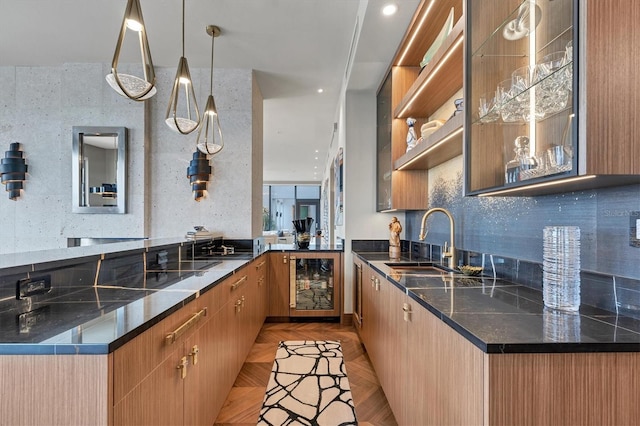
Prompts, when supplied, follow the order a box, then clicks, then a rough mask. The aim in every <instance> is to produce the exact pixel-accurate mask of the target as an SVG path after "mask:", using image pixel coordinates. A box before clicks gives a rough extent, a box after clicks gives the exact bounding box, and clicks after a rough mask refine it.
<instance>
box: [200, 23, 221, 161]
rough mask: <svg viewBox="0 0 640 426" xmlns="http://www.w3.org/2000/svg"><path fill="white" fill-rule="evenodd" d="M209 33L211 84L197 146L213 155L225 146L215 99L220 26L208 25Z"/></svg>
mask: <svg viewBox="0 0 640 426" xmlns="http://www.w3.org/2000/svg"><path fill="white" fill-rule="evenodd" d="M207 34H209V35H210V36H211V86H210V91H209V97H208V98H207V104H206V106H205V108H204V114H203V117H202V119H203V120H202V123H200V128H199V129H198V138H197V140H196V146H197V147H198V150H200V152H203V153H205V154H209V155H213V154H216V153H218V152H220V151H221V150H222V148H223V147H224V140H223V138H222V129H221V128H220V119H219V117H218V109H217V108H216V101H215V100H214V99H213V46H214V40H215V38H216V37H218V36H219V35H220V28H219V27H217V26H215V25H208V26H207Z"/></svg>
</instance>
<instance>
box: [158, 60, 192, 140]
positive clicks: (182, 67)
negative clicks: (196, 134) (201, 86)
mask: <svg viewBox="0 0 640 426" xmlns="http://www.w3.org/2000/svg"><path fill="white" fill-rule="evenodd" d="M165 122H166V123H167V125H168V126H169V128H171V129H172V130H174V131H176V132H179V133H182V134H183V135H186V134H189V133H191V132H193V131H194V130H195V129H196V128H197V127H198V124H199V123H200V111H198V104H197V103H196V94H195V91H194V89H193V84H192V80H191V73H190V72H189V64H188V62H187V58H185V57H184V56H182V57H180V61H179V62H178V71H177V72H176V78H175V80H174V82H173V90H171V98H170V102H169V106H168V107H167V115H166V117H165Z"/></svg>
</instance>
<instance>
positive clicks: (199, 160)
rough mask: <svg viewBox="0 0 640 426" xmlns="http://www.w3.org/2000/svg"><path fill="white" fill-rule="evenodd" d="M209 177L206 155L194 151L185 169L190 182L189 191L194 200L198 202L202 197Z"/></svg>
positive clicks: (209, 166) (209, 170)
mask: <svg viewBox="0 0 640 426" xmlns="http://www.w3.org/2000/svg"><path fill="white" fill-rule="evenodd" d="M209 176H211V165H210V164H209V158H208V157H207V155H206V154H204V153H202V152H200V151H198V150H196V152H194V153H193V159H192V160H191V162H190V163H189V167H188V168H187V177H188V178H189V182H191V191H192V192H193V199H194V200H196V201H200V199H201V198H202V197H204V194H205V191H206V190H207V182H209Z"/></svg>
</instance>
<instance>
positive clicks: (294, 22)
mask: <svg viewBox="0 0 640 426" xmlns="http://www.w3.org/2000/svg"><path fill="white" fill-rule="evenodd" d="M392 1H395V2H396V3H397V4H398V6H399V8H398V12H397V13H396V14H395V15H393V16H391V17H385V16H383V15H382V13H381V9H382V7H383V6H384V5H385V4H388V3H389V2H392ZM418 3H419V0H368V1H367V0H188V1H186V12H185V15H186V17H185V22H186V25H185V26H186V28H185V38H186V41H185V46H186V52H185V56H186V57H187V58H188V60H189V66H190V67H191V68H196V67H203V68H209V65H210V52H211V38H210V37H209V36H208V35H207V34H206V32H205V28H206V26H207V25H210V24H213V25H217V26H219V27H220V28H221V30H222V35H221V37H219V38H217V39H216V41H215V68H216V69H218V68H251V69H254V70H255V71H256V76H257V81H258V85H259V86H260V89H261V91H262V94H263V96H264V100H265V101H264V123H265V124H264V180H265V182H319V181H320V180H321V179H322V171H323V169H324V164H325V162H326V160H327V155H328V149H329V145H330V143H331V139H332V136H333V126H334V122H335V121H336V117H337V108H338V101H339V95H340V90H341V86H342V84H343V80H344V77H345V70H346V66H347V61H348V58H349V54H350V46H351V43H352V38H353V35H354V28H355V25H356V17H357V16H358V15H359V14H360V15H361V16H364V19H362V18H360V19H359V20H360V21H361V22H360V23H359V25H358V27H359V29H360V38H359V41H358V44H357V49H356V53H355V55H353V54H352V56H353V65H352V72H351V74H350V79H349V81H348V82H347V89H348V90H371V91H375V90H376V89H377V87H378V85H379V83H380V81H381V80H382V77H383V75H384V72H385V71H386V69H387V67H388V64H389V62H390V60H391V58H392V56H393V54H394V53H395V51H396V48H397V46H398V44H399V43H400V40H401V38H402V36H403V35H404V32H405V29H406V28H407V26H408V24H409V21H410V20H411V17H412V16H413V13H414V11H415V9H416V7H417V5H418ZM140 4H141V6H142V10H143V14H144V20H145V24H146V26H147V28H148V29H147V32H148V37H149V45H150V48H151V54H152V57H153V63H154V65H155V66H160V67H174V68H175V67H176V66H177V63H178V58H179V56H180V53H181V41H180V35H181V14H182V2H181V1H180V0H140ZM125 6H126V0H0V10H1V11H2V13H1V14H0V66H12V65H16V66H37V65H48V66H52V65H59V64H63V63H74V62H75V63H90V62H105V63H109V62H111V58H112V56H113V51H114V48H115V43H116V38H117V34H118V31H119V28H120V25H121V22H122V17H123V14H124V9H125ZM105 84H106V83H105ZM320 88H322V89H323V90H324V91H323V93H318V89H320ZM214 95H215V93H214ZM221 123H222V125H223V126H224V117H221ZM222 130H223V131H224V127H223V129H222ZM316 157H317V159H316Z"/></svg>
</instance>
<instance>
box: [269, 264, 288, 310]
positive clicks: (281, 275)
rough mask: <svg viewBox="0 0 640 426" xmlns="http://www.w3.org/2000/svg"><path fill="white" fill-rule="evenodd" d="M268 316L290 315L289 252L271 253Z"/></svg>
mask: <svg viewBox="0 0 640 426" xmlns="http://www.w3.org/2000/svg"><path fill="white" fill-rule="evenodd" d="M268 316H270V317H288V316H289V253H269V309H268Z"/></svg>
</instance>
